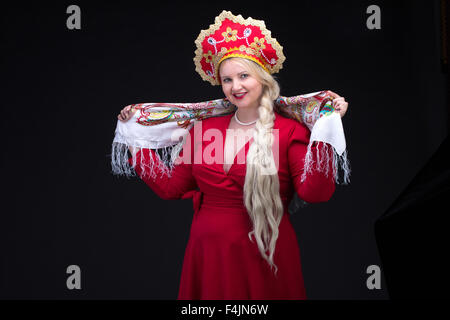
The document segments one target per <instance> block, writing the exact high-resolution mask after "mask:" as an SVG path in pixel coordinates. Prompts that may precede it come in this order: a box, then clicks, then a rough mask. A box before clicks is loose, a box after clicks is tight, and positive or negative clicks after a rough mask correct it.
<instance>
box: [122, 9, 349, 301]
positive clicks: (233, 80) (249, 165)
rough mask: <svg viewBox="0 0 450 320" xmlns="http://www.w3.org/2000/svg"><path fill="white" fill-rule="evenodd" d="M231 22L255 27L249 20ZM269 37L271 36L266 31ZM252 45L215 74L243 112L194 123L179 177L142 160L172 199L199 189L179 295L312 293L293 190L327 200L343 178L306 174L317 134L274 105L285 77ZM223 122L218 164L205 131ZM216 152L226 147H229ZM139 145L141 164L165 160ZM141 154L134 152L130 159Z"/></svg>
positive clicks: (153, 183)
mask: <svg viewBox="0 0 450 320" xmlns="http://www.w3.org/2000/svg"><path fill="white" fill-rule="evenodd" d="M227 17H228V18H230V15H227ZM233 17H234V16H233ZM239 17H240V16H239ZM229 20H232V19H229ZM216 21H217V20H216ZM223 21H225V23H223V26H222V27H223V29H224V30H225V31H224V32H223V34H224V39H225V40H226V39H231V40H229V41H235V40H233V37H235V39H238V38H239V36H238V33H237V32H233V31H234V30H233V28H232V27H231V28H230V25H229V24H228V25H227V24H226V22H227V21H226V20H223ZM232 22H234V23H237V24H239V23H240V24H241V25H243V26H244V27H247V26H248V25H247V24H243V23H242V21H241V19H235V20H232ZM259 27H260V25H259ZM228 28H229V29H228ZM247 29H248V27H247ZM247 29H244V31H243V34H244V35H245V34H246V33H245V31H246V30H247ZM213 31H214V32H216V31H217V30H214V29H213ZM219 31H221V30H219ZM247 34H248V32H247ZM227 37H228V38H227ZM260 40H261V39H259V38H258V39H257V41H259V42H260V44H261V43H263V44H264V42H261V41H260ZM265 40H270V39H269V37H268V36H266V38H265ZM209 42H210V43H214V44H216V43H218V41H217V42H214V41H210V40H209ZM247 43H248V41H247ZM265 43H266V44H268V43H269V41H267V42H265ZM248 44H249V43H248ZM197 45H198V44H197ZM230 47H231V48H233V47H232V45H230ZM248 47H251V46H250V45H249V46H248ZM251 48H253V47H251ZM241 49H246V48H241ZM240 51H241V52H245V53H248V52H249V51H245V50H240ZM222 52H224V51H223V50H222ZM229 52H231V51H228V53H229ZM210 53H211V51H209V53H208V54H210ZM251 53H252V55H249V56H245V55H242V54H241V53H239V54H236V53H235V52H231V53H230V54H229V55H228V56H227V55H226V54H225V55H222V56H220V55H219V57H218V58H220V59H218V60H217V61H216V65H215V68H216V69H215V70H216V72H217V73H215V74H212V73H208V75H209V76H211V75H213V76H214V77H215V78H216V79H215V80H216V81H217V82H219V83H220V84H221V86H222V90H223V92H224V94H225V97H226V98H227V99H228V100H229V101H230V102H231V103H232V104H234V105H235V106H236V107H237V109H236V111H235V113H234V114H230V115H226V116H222V117H215V118H208V119H205V120H203V121H201V129H200V130H201V133H202V134H200V135H198V134H197V135H195V132H194V131H195V130H194V128H192V129H191V130H190V132H189V135H188V139H187V140H186V142H185V145H184V146H183V150H182V151H181V153H180V159H181V158H182V159H184V161H181V163H178V165H177V166H175V168H174V169H173V171H172V174H171V176H170V177H168V176H167V175H164V174H159V172H156V173H157V176H158V178H157V179H154V178H150V177H149V175H148V174H144V172H143V169H142V168H143V167H141V166H136V167H135V170H136V173H137V174H138V175H139V176H141V178H142V179H143V180H144V181H145V182H146V183H147V184H148V185H149V186H150V188H152V189H153V190H154V192H155V193H157V194H158V195H159V196H160V197H161V198H163V199H180V198H182V197H184V196H185V195H186V194H188V193H189V192H191V191H192V190H195V189H197V188H199V189H200V192H201V199H198V200H197V208H196V211H195V214H194V218H193V222H192V226H191V232H190V238H189V242H188V245H187V248H186V252H185V258H184V262H183V269H182V275H181V282H180V288H179V294H178V298H179V299H306V293H305V288H304V283H303V276H302V272H301V263H300V252H299V247H298V243H297V238H296V235H295V232H294V229H293V227H292V224H291V222H290V219H289V215H288V213H287V206H288V204H289V202H290V200H291V199H292V197H293V195H294V192H297V194H298V195H299V197H300V198H301V199H303V200H304V201H306V202H308V203H315V202H322V201H327V200H328V199H330V197H331V196H332V194H333V192H334V190H335V184H334V178H333V176H332V175H326V174H324V173H323V172H319V171H315V172H312V173H311V174H309V175H308V177H307V179H306V180H304V181H302V179H301V177H302V174H303V169H304V168H303V159H304V158H305V155H306V151H307V145H308V142H309V134H310V132H309V130H308V129H307V128H306V127H305V126H304V125H302V124H300V123H299V122H297V121H295V120H293V119H287V118H284V117H282V116H280V115H279V114H277V113H276V112H274V108H273V101H274V100H275V99H276V98H277V97H278V96H279V91H280V90H279V86H278V83H277V82H276V80H275V79H274V78H273V76H272V75H271V73H270V72H269V70H270V66H269V67H266V66H265V65H264V64H263V63H258V61H255V56H256V55H253V53H254V51H252V52H251ZM259 57H261V56H259ZM258 60H259V59H258ZM272 61H274V60H272ZM259 62H261V61H259ZM333 95H335V99H334V101H333V104H334V106H335V109H336V110H338V111H339V112H340V114H341V116H343V115H344V114H345V112H346V109H347V107H348V103H347V102H345V99H344V98H341V97H339V96H338V95H336V94H334V93H333ZM131 116H132V111H131V110H130V107H126V108H124V109H123V110H122V111H121V113H120V114H119V116H118V119H119V120H121V121H128V120H129V119H130V117H131ZM194 127H195V126H194ZM217 129H218V130H220V133H221V136H222V139H223V144H220V145H222V146H223V154H214V155H213V156H214V158H215V159H216V160H217V159H219V161H216V162H213V163H211V161H209V160H208V159H206V157H207V155H210V153H209V152H207V151H209V150H208V148H209V146H210V144H211V142H210V141H204V139H202V137H204V136H205V133H206V132H208V130H217ZM274 132H277V133H278V134H277V135H276V136H275V135H274V134H273V133H274ZM202 140H203V141H202ZM219 140H220V139H219ZM219 142H220V141H219ZM274 146H276V148H274ZM192 147H193V148H192ZM321 147H323V144H322V145H315V146H313V149H314V150H313V152H312V154H313V155H315V154H316V151H318V150H317V149H319V148H321ZM192 150H193V151H192ZM216 150H218V151H219V153H220V152H221V148H218V149H216ZM130 151H131V153H132V155H133V157H134V158H136V159H137V161H136V162H138V163H144V164H145V163H150V162H156V161H158V157H157V155H156V152H155V151H154V150H151V149H142V150H140V149H133V148H130ZM196 157H197V158H196ZM199 158H200V159H201V161H200V162H199V161H198V159H199ZM136 159H130V160H129V161H130V164H131V163H133V160H136ZM237 159H244V161H240V162H238V161H237ZM186 160H187V161H186ZM136 162H134V163H136ZM217 162H218V163H217ZM328 165H329V166H332V163H329V164H328ZM144 167H145V166H144ZM274 168H276V170H273V169H274ZM154 170H160V169H158V168H155V169H154Z"/></svg>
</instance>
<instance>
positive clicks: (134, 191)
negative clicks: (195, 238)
mask: <svg viewBox="0 0 450 320" xmlns="http://www.w3.org/2000/svg"><path fill="white" fill-rule="evenodd" d="M71 4H77V5H78V6H79V7H80V8H81V30H68V29H67V28H66V19H67V17H68V16H69V15H68V14H66V8H67V7H68V6H69V5H71ZM371 4H376V5H378V6H379V7H380V8H381V27H382V28H381V29H380V30H369V29H367V27H366V19H367V18H368V16H369V15H368V14H367V13H366V8H367V7H368V6H369V5H371ZM223 9H226V10H230V11H232V12H233V13H234V14H242V15H243V16H244V17H248V16H251V17H253V18H257V19H262V20H265V21H266V25H267V26H268V28H269V29H270V30H271V31H272V34H273V35H274V36H275V37H276V38H277V40H278V41H279V42H280V43H281V44H282V45H283V47H284V52H285V55H286V57H287V60H286V62H285V64H284V68H283V69H282V70H281V72H280V73H279V74H278V79H279V81H280V84H281V88H282V92H281V93H282V95H284V96H292V95H298V94H303V93H310V92H315V91H319V90H323V89H330V90H333V91H335V92H337V93H338V94H340V95H341V96H344V97H345V98H346V100H347V101H348V102H349V104H350V106H349V108H350V109H349V111H348V113H347V115H346V116H345V118H344V119H343V122H344V128H345V132H346V137H347V145H348V150H349V158H350V161H351V165H352V170H353V172H352V179H351V185H350V186H347V187H338V188H337V190H336V193H335V194H334V196H333V198H332V199H331V200H330V201H329V202H327V203H322V204H315V205H310V206H308V207H306V208H303V209H301V210H299V212H297V213H296V214H295V215H294V216H292V222H293V224H294V227H295V229H296V231H297V235H298V239H299V245H300V250H301V256H302V267H303V273H304V277H305V285H306V290H307V295H308V297H309V298H310V299H387V298H389V293H388V290H387V288H386V284H385V281H384V276H382V285H381V289H380V290H369V289H368V288H367V286H366V279H367V278H368V276H369V275H368V274H367V273H366V269H367V267H368V266H369V265H378V266H380V267H381V270H382V271H383V267H382V264H381V261H380V256H379V253H378V248H377V245H376V241H375V237H374V222H375V220H376V219H377V218H378V217H380V216H381V215H382V214H383V213H384V212H385V210H386V209H387V208H388V207H389V206H390V204H391V203H392V202H393V201H394V200H395V199H396V197H397V196H398V195H399V194H400V193H401V191H402V190H403V189H404V188H405V187H406V186H407V185H408V183H409V182H410V181H411V180H412V178H413V177H414V175H415V174H416V173H417V172H418V171H419V169H420V168H421V167H422V166H423V165H424V164H425V163H426V161H427V160H428V158H429V157H430V156H431V155H432V154H433V152H434V151H435V150H436V149H437V147H438V146H439V144H440V143H441V141H442V140H443V139H444V137H445V136H446V134H447V110H446V103H447V100H446V97H445V90H446V87H445V86H446V74H445V73H444V72H443V71H442V68H441V47H440V45H441V43H440V24H439V12H440V11H439V2H437V1H425V0H423V1H375V2H374V1H364V0H363V1H339V2H338V1H331V0H329V1H325V0H317V1H298V2H296V3H295V6H294V3H293V2H292V1H289V2H282V1H277V2H271V3H265V2H261V1H258V2H249V1H247V2H241V3H239V2H237V3H233V2H228V1H227V2H214V3H212V2H180V3H177V2H160V3H158V4H155V3H152V2H150V1H148V2H145V3H144V2H131V1H122V2H114V3H111V2H106V1H105V2H103V3H102V2H96V3H95V4H93V3H91V2H87V1H85V2H84V1H77V2H68V1H58V2H54V3H51V2H47V3H46V2H39V3H35V4H16V5H12V4H9V5H5V6H2V11H1V17H2V18H1V23H2V25H1V30H0V32H1V43H0V46H1V75H2V94H1V110H2V114H1V117H0V118H1V137H2V163H1V172H2V179H1V181H2V210H1V220H0V228H1V229H0V233H1V236H0V237H1V238H0V248H1V264H0V298H6V299H79V298H83V299H110V298H114V299H116V298H123V299H135V298H137V299H141V298H142V299H175V298H176V296H177V291H178V282H179V278H180V272H181V266H182V261H183V254H184V249H185V246H186V243H187V240H188V236H189V228H190V223H191V219H192V214H193V209H192V203H191V201H190V200H180V201H164V200H161V199H159V198H158V197H157V196H156V195H155V194H154V193H153V192H152V191H151V190H150V189H148V187H147V186H146V185H145V184H144V183H143V182H142V181H140V180H138V179H130V180H128V179H126V178H118V177H115V176H113V175H112V174H111V173H110V170H111V167H110V152H111V151H110V148H111V142H112V139H113V134H114V129H115V125H116V121H117V118H116V116H117V114H118V112H119V111H120V110H121V108H123V107H124V106H125V105H128V104H131V103H138V102H186V101H188V102H195V101H203V100H209V99H213V98H218V97H222V92H221V90H220V88H219V87H211V86H210V85H209V83H206V82H204V81H202V80H201V78H200V76H199V75H198V74H197V73H196V72H195V71H194V69H195V68H194V64H193V61H192V59H193V56H194V50H195V45H194V40H195V38H196V37H197V35H198V33H199V31H200V30H201V29H206V28H207V27H208V26H209V24H211V23H213V21H214V17H215V16H216V15H218V14H219V13H220V12H221V11H222V10H223ZM399 234H401V231H399ZM418 259H420V256H418ZM73 264H74V265H78V266H80V268H81V271H82V273H81V274H82V277H81V279H82V280H81V281H82V289H81V290H68V289H67V287H66V279H67V277H68V274H66V268H67V267H68V266H69V265H73ZM423 276H426V275H423Z"/></svg>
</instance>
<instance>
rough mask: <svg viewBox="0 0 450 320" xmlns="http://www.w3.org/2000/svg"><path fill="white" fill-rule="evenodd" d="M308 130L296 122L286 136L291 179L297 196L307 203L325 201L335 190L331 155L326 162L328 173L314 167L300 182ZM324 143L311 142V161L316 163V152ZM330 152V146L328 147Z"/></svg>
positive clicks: (308, 134)
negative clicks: (287, 136)
mask: <svg viewBox="0 0 450 320" xmlns="http://www.w3.org/2000/svg"><path fill="white" fill-rule="evenodd" d="M310 134H311V133H310V131H309V130H308V129H307V128H306V127H305V126H304V125H302V124H300V123H296V124H295V125H294V127H293V129H291V132H290V134H289V138H288V162H289V170H290V173H291V176H292V179H293V183H294V188H295V191H296V192H297V194H298V196H299V197H300V198H301V199H302V200H304V201H306V202H309V203H317V202H325V201H328V200H330V198H331V196H332V195H333V193H334V190H335V188H336V187H335V181H334V177H333V174H331V173H330V172H333V169H332V165H333V163H332V156H331V155H330V157H329V158H330V161H329V163H328V164H327V165H328V166H329V169H328V170H327V171H328V174H325V173H324V172H319V171H318V170H317V169H316V168H313V169H312V172H311V173H308V174H307V175H306V179H305V180H304V181H303V182H302V181H301V180H302V175H303V170H304V162H305V156H306V152H307V149H308V143H309V137H310ZM323 146H324V143H320V144H317V143H316V144H313V146H311V152H312V156H313V163H314V164H316V163H317V154H318V153H319V154H320V153H321V148H322V147H323ZM328 149H329V151H330V152H332V148H331V147H330V148H328Z"/></svg>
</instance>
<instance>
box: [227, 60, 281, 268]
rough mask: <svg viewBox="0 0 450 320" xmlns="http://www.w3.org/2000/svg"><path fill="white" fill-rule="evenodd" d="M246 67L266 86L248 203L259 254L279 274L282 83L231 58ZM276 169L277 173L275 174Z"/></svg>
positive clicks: (248, 183)
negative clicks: (277, 132) (278, 106)
mask: <svg viewBox="0 0 450 320" xmlns="http://www.w3.org/2000/svg"><path fill="white" fill-rule="evenodd" d="M230 59H234V60H235V61H236V62H238V63H240V64H242V65H243V66H244V68H246V70H247V71H248V72H249V74H250V75H251V76H253V77H255V78H256V79H257V80H258V81H259V82H260V83H261V84H262V86H263V91H262V96H261V101H260V106H259V107H258V113H259V119H258V120H257V121H256V125H255V131H254V134H253V143H252V144H251V145H250V148H249V150H248V153H247V159H246V160H247V165H246V167H247V173H246V176H245V184H244V203H245V207H246V209H247V212H248V214H249V216H250V218H251V221H252V223H253V230H252V231H251V232H249V234H248V236H249V238H250V241H252V242H253V240H252V234H253V235H254V237H255V239H256V243H257V245H258V249H259V252H260V253H261V255H262V257H263V258H264V259H265V260H266V261H267V262H268V263H269V265H270V267H271V268H272V267H274V268H275V274H276V272H277V270H278V268H277V266H276V265H275V263H274V253H275V245H276V242H277V239H278V226H279V225H280V222H281V218H282V216H283V203H282V202H281V197H280V182H279V179H278V172H277V170H276V169H275V160H274V155H273V152H272V144H273V142H274V136H273V134H272V128H273V126H274V120H275V114H274V110H273V101H274V100H275V99H276V98H278V96H279V94H280V87H279V85H278V82H277V81H276V80H275V79H274V78H273V77H272V76H271V75H270V74H269V73H267V72H266V71H265V70H264V69H263V68H261V67H260V66H259V65H258V64H256V63H254V62H253V61H251V60H248V59H244V58H230ZM274 169H275V170H274Z"/></svg>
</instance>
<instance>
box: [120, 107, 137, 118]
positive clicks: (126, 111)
mask: <svg viewBox="0 0 450 320" xmlns="http://www.w3.org/2000/svg"><path fill="white" fill-rule="evenodd" d="M136 111H137V110H136V109H132V108H131V106H126V107H125V108H123V109H122V111H120V114H119V115H118V116H117V119H119V120H120V121H122V122H127V121H128V120H130V118H131V117H132V116H133V114H134V113H135V112H136Z"/></svg>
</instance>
